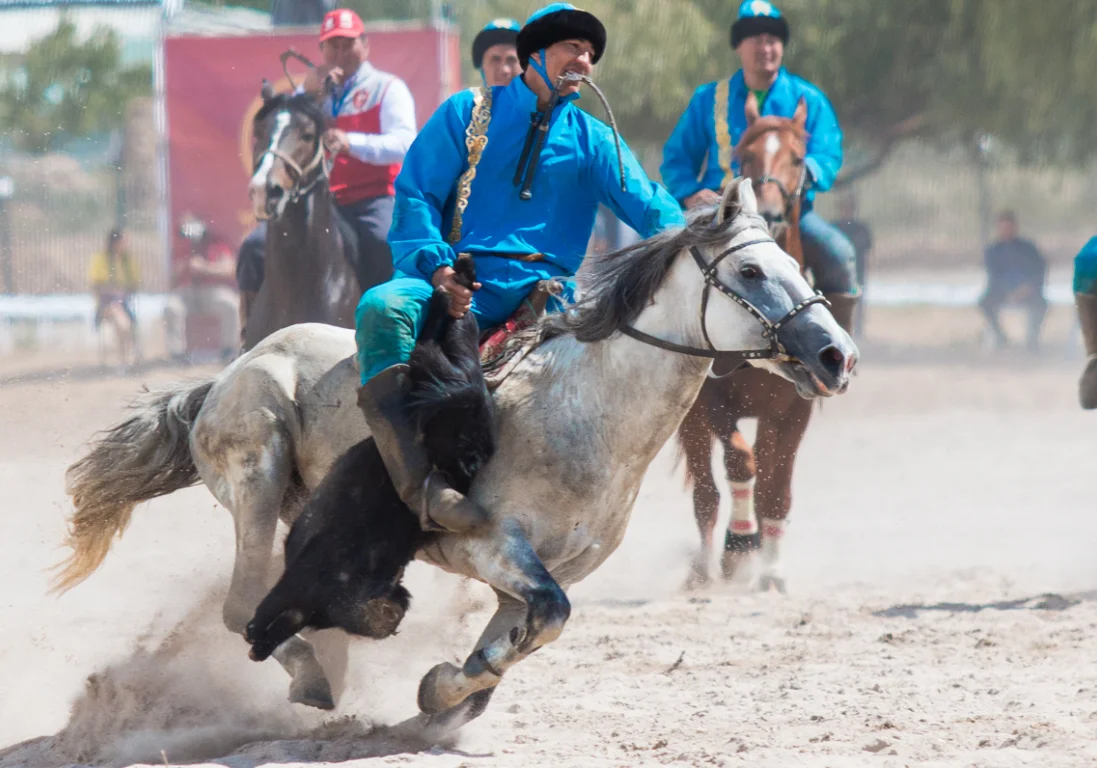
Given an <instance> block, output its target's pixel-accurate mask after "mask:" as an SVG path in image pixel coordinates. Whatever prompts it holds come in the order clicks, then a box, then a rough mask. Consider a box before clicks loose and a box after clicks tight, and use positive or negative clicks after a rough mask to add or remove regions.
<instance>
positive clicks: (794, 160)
mask: <svg viewBox="0 0 1097 768" xmlns="http://www.w3.org/2000/svg"><path fill="white" fill-rule="evenodd" d="M792 164H793V165H795V166H801V165H803V164H804V158H802V157H798V156H796V155H793V156H792Z"/></svg>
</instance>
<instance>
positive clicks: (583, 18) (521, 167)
mask: <svg viewBox="0 0 1097 768" xmlns="http://www.w3.org/2000/svg"><path fill="white" fill-rule="evenodd" d="M605 47H606V31H605V28H604V27H603V26H602V23H601V22H600V21H598V19H597V18H595V17H594V16H593V15H592V14H590V13H587V12H586V11H582V10H579V9H576V8H575V7H573V6H572V5H570V4H568V3H553V4H552V5H549V6H547V7H545V8H543V9H541V10H540V11H538V12H536V13H534V14H533V15H532V16H530V18H529V20H528V21H527V22H526V24H525V26H524V27H522V30H521V32H520V33H519V35H518V38H517V48H518V57H519V60H520V62H521V65H522V68H523V70H524V72H523V74H522V76H521V77H516V78H514V79H513V80H512V81H511V83H510V84H509V85H507V86H505V87H494V88H489V87H486V86H485V87H482V88H475V89H472V90H468V91H464V92H462V93H458V94H456V95H454V96H451V97H450V98H449V99H448V100H446V101H445V102H444V103H443V104H442V105H441V106H440V107H439V108H438V110H437V111H436V112H435V113H434V115H433V116H432V117H431V118H430V120H429V121H428V122H427V124H426V125H425V126H424V127H423V130H422V131H421V132H420V133H419V135H418V137H417V138H416V139H415V142H414V143H413V144H412V146H411V149H410V150H409V151H408V155H407V158H406V159H405V161H404V167H403V170H402V171H401V172H400V175H399V177H398V178H397V179H396V213H395V216H394V217H393V223H392V230H391V231H390V233H389V244H390V245H391V246H392V255H393V262H394V266H395V271H396V274H395V275H394V276H393V279H392V280H390V281H389V282H387V283H383V284H382V285H378V286H375V287H374V288H371V289H370V290H369V291H367V292H366V293H365V295H364V296H363V297H362V300H361V302H360V303H359V305H358V312H357V315H356V318H355V326H356V335H355V339H356V342H357V345H358V366H359V371H360V372H361V377H362V387H361V389H360V390H359V393H358V403H359V406H360V407H361V408H362V412H363V413H364V414H365V417H366V421H367V422H368V424H369V427H370V430H371V431H372V433H373V436H374V439H375V440H376V441H377V447H378V449H379V450H380V452H381V455H382V458H383V459H384V462H385V467H386V468H387V469H388V471H389V475H390V476H391V477H392V480H393V483H394V484H395V486H396V488H397V490H398V492H399V493H400V497H401V498H402V499H403V500H404V502H405V503H406V504H407V505H408V506H409V507H410V508H411V509H412V510H414V511H415V512H416V513H417V514H418V515H419V520H420V523H421V524H422V525H423V527H424V528H425V529H427V530H438V529H445V530H451V531H460V530H468V529H470V528H473V527H475V526H477V525H479V524H481V523H482V522H484V521H485V520H486V514H485V512H484V511H483V510H481V509H480V508H479V507H478V506H477V505H475V504H474V503H473V502H471V501H470V500H469V499H466V498H465V497H464V496H462V495H461V494H459V493H457V491H455V490H453V489H452V488H450V487H449V486H448V485H447V484H446V483H445V481H444V479H442V478H439V477H437V475H432V474H431V473H430V466H429V463H428V462H427V459H426V456H425V455H424V453H423V449H422V447H421V446H420V445H419V444H418V443H417V442H416V430H415V427H414V425H413V424H411V423H409V421H408V419H407V417H406V416H405V415H404V413H403V403H404V400H405V396H406V392H407V384H406V371H407V365H406V362H407V360H408V358H409V357H410V355H411V351H412V349H413V347H414V346H415V340H416V338H417V336H418V333H419V329H420V327H421V324H422V321H423V318H424V315H425V312H426V307H427V304H428V302H429V299H430V296H431V292H432V290H433V289H434V288H435V287H438V288H441V289H442V290H444V291H446V292H447V293H449V294H450V296H451V298H452V304H451V313H453V314H456V315H457V316H461V315H463V314H464V313H465V312H467V311H471V312H472V313H473V314H474V315H475V316H476V320H477V322H478V323H479V325H480V327H481V328H487V327H490V326H494V325H499V324H501V323H503V322H505V321H506V320H507V319H508V318H509V317H510V316H511V315H512V314H513V313H514V312H515V310H516V309H518V307H519V306H520V304H521V303H522V301H523V300H524V299H525V298H526V297H527V295H529V293H530V292H531V291H532V290H533V289H534V287H535V286H536V284H537V283H538V282H539V281H541V280H546V279H552V278H555V279H558V280H561V281H563V283H564V284H565V290H564V294H565V297H566V298H570V297H571V296H572V291H573V290H574V288H573V284H572V280H571V278H572V277H573V276H574V275H575V272H576V270H578V269H579V265H580V264H581V263H582V261H583V255H584V253H585V250H586V245H587V242H588V240H589V239H590V234H591V230H592V228H593V226H594V218H595V214H596V212H597V209H598V204H599V203H603V204H605V205H606V206H608V207H609V208H611V209H612V210H613V211H614V212H615V213H616V214H617V215H618V216H619V217H620V218H622V219H623V220H624V221H625V222H627V223H628V224H629V225H631V226H632V227H633V229H635V230H637V231H638V232H640V233H641V234H642V235H644V236H645V237H647V236H651V235H653V234H656V233H657V232H659V231H661V230H663V229H664V228H668V227H675V226H681V225H683V224H684V217H683V215H682V211H681V208H680V207H679V206H678V204H677V203H675V201H674V199H673V198H671V196H670V195H669V194H667V192H666V190H665V189H663V188H662V187H660V186H659V185H657V184H655V183H653V182H652V181H651V180H650V179H648V177H647V175H646V174H645V173H644V170H643V168H642V167H641V166H640V164H639V163H638V162H637V161H636V159H635V157H634V156H633V155H632V153H631V152H630V151H629V150H628V148H627V147H624V146H622V152H623V157H624V159H623V162H624V172H625V183H624V184H623V185H622V183H621V179H620V176H619V174H618V164H617V154H616V149H615V146H614V141H613V134H612V133H611V131H610V129H609V128H608V127H607V126H606V125H605V124H603V123H602V122H600V121H598V120H597V119H595V118H593V117H592V116H591V115H589V114H587V113H586V112H583V111H582V110H580V109H579V108H578V107H576V106H575V105H574V104H573V103H572V102H573V101H574V100H575V99H577V98H579V83H578V82H574V81H571V82H564V83H563V84H561V85H560V86H559V88H558V89H557V86H556V84H557V82H558V78H560V77H561V76H562V75H563V74H564V73H565V72H574V73H577V74H580V75H589V74H590V73H591V71H592V69H593V67H594V64H596V63H597V62H598V60H599V59H600V58H601V57H602V53H603V52H604V51H605ZM550 105H551V106H552V109H551V111H549V107H550ZM542 119H544V120H548V121H549V129H548V132H547V137H546V138H545V140H544V144H543V146H541V148H540V150H539V151H538V149H537V147H538V144H537V142H533V144H532V147H531V145H530V142H531V140H532V139H533V138H534V137H535V135H536V133H537V131H536V129H537V123H538V122H539V121H541V120H542ZM622 187H623V188H622ZM459 253H470V254H472V256H473V257H474V259H475V264H476V273H477V279H478V280H479V281H480V282H479V283H478V285H477V290H476V291H475V292H473V291H469V290H467V289H465V288H463V287H462V286H460V285H459V284H458V283H457V282H455V280H454V271H453V268H452V265H453V264H454V262H455V261H456V258H457V254H459ZM553 309H559V306H556V307H553Z"/></svg>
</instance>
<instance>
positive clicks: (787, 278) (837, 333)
mask: <svg viewBox="0 0 1097 768" xmlns="http://www.w3.org/2000/svg"><path fill="white" fill-rule="evenodd" d="M583 276H584V278H585V282H586V283H587V284H588V285H589V286H590V287H589V288H588V291H587V294H586V296H585V297H584V299H583V300H582V301H581V302H580V304H579V306H578V307H577V308H576V310H575V311H573V313H572V316H571V318H570V319H569V324H570V325H571V326H572V327H573V329H574V330H575V331H576V335H577V336H578V338H579V339H580V340H584V341H594V340H598V339H604V338H608V337H609V336H611V335H612V334H613V333H614V332H616V331H622V332H624V333H626V334H627V335H631V336H633V337H634V338H638V339H640V340H641V341H646V343H649V344H654V345H655V346H663V347H664V348H668V349H672V350H674V351H678V352H680V353H681V354H684V355H694V356H696V357H698V358H700V359H704V358H705V357H712V358H716V359H721V358H726V359H733V360H741V361H744V362H748V363H750V364H752V365H755V366H758V367H761V368H765V369H767V370H769V371H771V372H773V373H775V374H777V375H778V376H781V377H783V378H785V379H788V380H789V381H791V382H793V383H794V384H795V385H796V387H797V391H798V392H799V393H800V394H801V395H802V396H804V397H815V396H830V395H834V394H838V393H840V392H843V391H845V389H846V388H847V387H848V385H849V377H850V373H851V372H852V370H853V366H854V365H855V363H856V360H857V348H856V346H855V345H854V343H853V340H852V339H851V338H850V337H849V334H847V333H846V332H845V331H844V330H842V328H841V327H840V326H839V325H838V323H837V321H836V320H835V319H834V317H833V316H832V315H831V314H830V312H829V311H827V309H826V306H825V302H824V300H823V299H822V297H821V296H819V295H817V294H815V293H814V292H813V291H812V290H811V288H810V287H809V286H808V284H807V281H805V280H804V278H803V276H802V275H801V274H800V268H799V265H797V263H796V261H795V260H794V259H793V258H792V257H790V256H789V255H788V254H787V253H785V252H784V251H783V250H781V248H780V247H778V245H777V243H776V242H774V241H773V239H772V237H770V235H769V232H768V229H767V227H766V223H765V221H764V220H763V219H762V218H761V217H760V216H759V214H758V203H757V199H756V198H755V196H754V190H753V189H752V187H751V183H750V181H749V180H747V179H742V180H737V181H735V182H732V183H731V184H729V185H728V187H727V189H726V191H725V192H724V195H723V198H722V199H721V200H720V203H719V205H718V206H717V207H716V208H715V209H713V208H708V209H702V210H700V211H697V212H694V213H692V214H691V215H690V219H689V222H688V225H687V226H686V227H685V228H684V229H681V230H675V231H668V232H665V233H663V234H662V235H658V236H656V237H655V238H651V239H649V240H647V241H644V242H643V243H640V244H637V245H636V246H633V247H632V248H630V249H628V250H626V251H623V252H621V253H619V254H613V255H610V256H609V257H608V258H604V259H601V260H596V261H594V262H592V263H591V265H590V266H589V268H588V269H585V270H584V275H583ZM637 332H638V333H637Z"/></svg>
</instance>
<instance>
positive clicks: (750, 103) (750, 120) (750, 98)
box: [743, 91, 762, 125]
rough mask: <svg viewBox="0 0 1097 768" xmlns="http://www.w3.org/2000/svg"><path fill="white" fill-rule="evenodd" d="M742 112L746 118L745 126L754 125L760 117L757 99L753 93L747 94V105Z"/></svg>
mask: <svg viewBox="0 0 1097 768" xmlns="http://www.w3.org/2000/svg"><path fill="white" fill-rule="evenodd" d="M743 111H744V112H745V113H746V116H747V125H754V122H755V121H756V120H757V119H758V118H759V117H761V116H762V112H761V110H759V109H758V97H757V96H755V95H754V91H751V92H749V93H748V94H747V105H746V107H745V108H744V110H743Z"/></svg>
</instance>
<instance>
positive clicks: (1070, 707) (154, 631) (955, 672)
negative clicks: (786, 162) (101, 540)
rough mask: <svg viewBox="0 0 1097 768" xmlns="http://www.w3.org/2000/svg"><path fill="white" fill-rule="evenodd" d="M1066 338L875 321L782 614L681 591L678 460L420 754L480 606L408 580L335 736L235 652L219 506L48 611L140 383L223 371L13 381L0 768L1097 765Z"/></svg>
mask: <svg viewBox="0 0 1097 768" xmlns="http://www.w3.org/2000/svg"><path fill="white" fill-rule="evenodd" d="M1069 324H1070V316H1069V313H1065V312H1059V313H1058V314H1056V315H1055V316H1053V317H1052V319H1051V322H1050V326H1049V327H1050V331H1049V333H1050V336H1051V338H1052V347H1051V348H1049V349H1048V350H1047V351H1046V352H1045V353H1044V354H1043V355H1042V356H1040V357H1036V358H1033V357H1030V356H1027V355H1025V354H1022V353H1020V352H1008V353H992V352H987V351H982V350H979V349H977V347H976V345H975V343H974V340H975V339H976V338H977V328H978V326H977V323H975V321H974V319H973V316H972V314H971V313H970V312H967V313H965V312H959V311H955V310H950V311H945V310H934V311H930V310H902V311H899V310H893V311H883V310H881V311H878V312H876V313H874V315H873V316H871V318H870V334H871V336H870V339H869V340H868V341H867V342H866V343H865V344H864V345H863V347H862V349H863V352H864V362H863V364H862V366H861V369H860V374H859V376H858V377H857V379H856V380H855V382H854V386H853V388H852V389H851V391H850V393H849V394H848V395H846V396H845V397H843V398H840V399H838V400H834V401H830V402H828V403H827V404H826V405H825V407H824V408H823V409H822V411H821V412H820V413H819V414H818V415H817V417H816V422H815V423H814V424H813V427H812V429H811V430H810V431H809V433H808V436H807V439H806V441H805V445H804V447H803V450H802V451H801V457H800V461H799V463H798V466H797V474H796V479H795V493H796V502H795V506H794V511H793V517H792V520H793V522H792V525H791V527H790V530H789V535H788V540H787V557H786V566H787V571H788V574H789V576H790V594H789V595H787V596H779V595H777V594H775V593H771V594H764V595H759V594H753V593H751V592H750V591H749V590H748V589H746V588H745V587H743V586H741V585H726V584H717V585H715V586H713V587H712V588H710V589H707V590H704V591H698V592H686V591H684V590H683V589H682V588H681V587H682V585H683V583H684V581H685V577H686V572H687V568H688V562H689V558H690V556H691V554H692V551H693V547H694V546H695V545H696V533H695V530H694V526H693V522H692V516H691V511H690V507H689V504H688V495H687V493H686V491H685V490H684V489H683V484H682V474H681V472H680V470H679V469H678V468H677V467H676V465H675V460H674V459H675V456H674V451H673V450H671V449H667V450H664V452H663V453H662V454H661V455H660V457H659V458H658V459H657V461H656V462H655V464H654V465H653V466H652V468H651V471H650V472H649V474H648V477H647V479H646V481H645V485H644V488H643V491H642V493H641V496H640V499H639V501H638V503H637V506H636V510H635V513H634V518H633V522H632V525H631V527H630V529H629V533H628V535H627V537H626V539H625V541H624V543H623V544H622V546H621V548H620V549H619V550H618V552H616V553H615V554H614V555H613V556H612V557H611V559H610V560H609V561H608V562H607V563H606V564H605V566H603V568H602V569H601V570H600V571H599V572H597V573H596V574H594V575H593V576H592V577H590V578H589V579H588V580H587V581H586V582H584V583H582V584H580V585H579V586H578V587H576V588H575V589H574V591H573V593H572V597H573V603H574V610H573V613H572V618H571V621H570V623H569V625H568V627H567V629H566V631H565V632H564V635H563V636H562V637H561V638H560V640H559V641H557V642H556V643H555V644H553V645H552V646H550V647H548V648H546V649H544V650H543V651H541V652H540V653H538V654H536V655H534V656H533V657H532V658H530V659H529V660H528V661H526V662H524V663H523V664H521V665H519V666H518V667H516V668H515V669H514V670H512V671H511V672H510V673H509V674H508V676H507V679H506V680H505V681H504V683H503V684H502V685H501V686H500V688H499V691H498V693H497V694H496V696H495V698H494V700H493V701H492V704H491V706H490V708H489V709H488V711H487V713H486V714H485V715H484V716H483V717H481V718H480V719H479V720H477V721H475V722H474V723H472V724H470V725H469V726H467V727H466V728H465V729H464V731H463V732H462V733H461V734H460V736H459V738H458V739H457V740H456V741H455V742H453V743H451V744H447V745H444V746H442V747H435V748H433V749H427V750H426V751H422V750H423V747H422V745H421V744H418V743H416V742H415V740H414V739H408V738H406V737H404V736H403V735H401V734H400V733H398V732H394V731H391V730H388V729H387V728H386V727H385V726H386V725H387V724H392V723H396V722H398V721H400V720H402V719H404V718H406V717H409V716H411V715H412V714H413V713H414V712H415V689H416V684H417V681H418V678H419V677H420V676H421V675H422V674H423V673H424V672H425V671H426V670H427V669H429V668H430V667H431V666H432V665H433V664H435V663H437V662H438V661H442V660H446V659H448V660H451V661H457V660H458V659H460V658H463V657H464V655H465V654H466V653H467V652H468V650H469V649H470V648H471V645H472V642H473V640H474V638H475V636H476V635H477V634H478V632H479V629H480V628H481V627H482V626H483V624H484V623H485V622H486V621H487V618H488V615H489V610H488V608H487V606H486V604H483V605H480V606H479V607H476V605H475V603H476V600H477V599H479V598H483V597H485V594H484V590H483V588H482V587H480V586H479V585H471V586H470V587H466V586H465V585H464V584H463V583H462V582H461V581H460V580H457V579H455V578H452V577H449V576H447V575H444V574H441V573H438V572H435V571H433V570H430V569H428V568H426V567H424V566H421V565H419V564H416V565H414V566H413V568H412V569H411V572H410V573H409V579H408V582H409V587H410V588H411V590H412V592H413V594H414V595H415V598H414V603H413V608H412V611H411V612H410V613H409V615H408V617H407V619H406V621H405V624H404V626H403V628H402V631H401V634H400V635H398V636H397V637H395V638H392V639H390V640H388V641H385V642H383V643H370V642H368V641H356V642H355V643H354V645H353V647H352V657H351V662H350V670H349V673H348V684H347V691H346V693H345V694H344V697H343V700H342V701H341V703H340V706H339V708H338V709H337V710H336V711H335V712H334V713H331V714H322V713H317V712H314V711H311V710H303V709H301V708H297V707H294V706H291V705H290V704H288V703H287V702H286V701H285V694H286V685H287V678H286V676H285V674H284V673H283V672H282V670H281V669H280V668H278V667H277V666H276V665H275V664H274V663H273V662H268V663H265V664H255V663H253V662H250V661H249V660H248V659H247V657H246V645H245V644H244V642H243V640H241V639H240V638H237V637H233V636H230V635H229V634H228V633H227V632H226V631H225V630H224V629H223V627H222V626H221V624H220V601H221V598H222V596H223V593H224V590H225V588H226V585H227V579H228V575H229V572H230V568H231V562H232V560H231V558H232V549H233V545H232V526H231V522H230V518H229V516H228V514H227V513H226V512H225V511H224V510H223V509H220V508H218V506H217V505H216V503H215V502H214V500H213V498H212V497H211V496H210V495H209V494H208V492H206V491H205V489H203V488H195V489H189V490H187V491H184V492H180V493H177V494H175V495H173V496H171V497H169V498H166V499H161V500H157V501H155V502H153V503H151V504H149V505H148V506H147V507H145V508H142V509H141V510H139V512H138V514H137V515H136V516H135V520H134V523H133V525H132V527H131V528H130V530H129V531H128V533H127V534H126V536H125V538H124V539H123V540H121V541H120V542H119V543H118V544H117V545H116V546H115V548H114V550H113V552H112V554H111V556H110V557H109V558H108V560H107V562H106V564H105V565H104V567H103V568H102V569H101V570H100V571H99V572H98V573H96V574H95V576H94V577H93V578H92V579H91V580H89V581H88V582H87V583H85V584H83V585H82V586H80V587H78V588H77V589H76V590H75V591H73V592H71V593H69V594H68V595H66V596H64V597H62V598H60V599H56V598H53V597H47V596H46V595H45V588H46V582H47V575H46V573H45V568H46V567H47V566H48V565H50V564H51V563H53V562H55V561H56V560H57V559H58V558H59V557H60V556H61V555H62V552H61V550H60V549H59V547H58V544H59V542H60V540H61V537H62V533H63V527H64V525H63V518H64V516H65V514H66V513H67V511H68V505H67V499H66V497H65V494H64V490H63V472H64V469H65V467H66V466H67V464H68V463H69V462H71V461H72V460H73V459H74V458H76V457H77V456H78V455H79V453H80V450H81V444H82V443H83V442H84V441H85V440H86V439H87V438H88V437H90V436H91V435H92V433H93V432H94V431H96V430H98V429H101V428H104V427H106V426H108V425H110V424H112V423H114V422H116V421H117V420H118V419H119V418H120V416H121V415H122V406H124V404H125V403H126V402H127V401H128V400H129V399H130V398H131V397H132V396H133V395H134V394H135V393H136V392H137V390H138V389H139V387H140V386H141V385H143V384H150V385H154V384H163V383H166V382H170V381H175V380H179V379H180V378H185V377H187V376H189V375H191V374H196V373H199V372H202V371H203V370H207V369H193V370H190V371H180V370H178V369H167V368H163V369H157V368H151V369H148V370H145V371H144V372H141V373H139V374H137V375H133V376H130V377H120V376H117V375H115V374H108V373H106V372H97V371H96V370H95V369H94V366H93V365H92V363H91V362H88V361H83V362H81V363H80V365H79V366H78V369H77V370H76V371H75V372H74V373H72V374H70V375H50V373H49V371H48V367H49V366H48V365H45V363H46V362H48V355H42V354H41V353H39V356H38V357H37V358H36V359H35V360H36V362H35V364H34V365H30V364H28V362H27V360H25V359H18V358H12V359H9V360H4V361H0V434H2V435H3V440H0V493H2V499H3V500H2V502H0V509H2V510H3V514H2V515H0V542H3V556H2V557H0V584H2V585H3V586H2V588H0V589H2V591H0V626H2V627H3V628H4V633H3V636H2V638H0V766H28V767H29V768H36V767H42V768H45V766H59V765H66V764H73V763H76V764H85V763H99V764H104V763H105V764H111V765H127V764H132V763H146V764H154V765H163V764H164V762H165V761H166V762H169V763H181V762H187V761H203V760H205V761H208V762H213V763H216V764H219V765H224V766H239V767H241V768H242V767H244V766H255V765H263V764H278V765H295V764H300V763H310V764H323V763H327V762H338V761H345V760H352V761H354V762H352V763H351V764H352V765H401V766H403V765H423V766H438V767H440V768H441V767H443V766H444V767H445V768H456V767H457V766H470V767H473V766H475V767H476V768H479V767H480V766H483V767H485V768H487V767H488V766H531V767H533V766H538V767H539V766H546V767H551V768H560V767H561V766H647V765H697V766H707V765H714V766H737V765H750V766H782V767H783V766H820V767H822V766H835V767H838V766H843V767H844V766H862V765H865V766H868V765H871V766H887V767H889V768H891V767H895V768H899V767H901V766H915V765H925V766H987V767H990V766H994V767H995V768H997V767H999V766H1021V765H1040V766H1067V765H1071V766H1074V765H1077V766H1092V765H1094V764H1095V761H1097V739H1095V737H1094V733H1095V731H1097V661H1095V656H1097V655H1095V654H1094V650H1095V641H1094V639H1093V636H1094V630H1095V628H1097V601H1095V600H1094V599H1093V598H1094V595H1092V594H1090V593H1088V592H1087V590H1092V589H1094V588H1097V561H1095V559H1094V557H1093V553H1094V546H1095V542H1097V515H1095V514H1094V512H1095V511H1097V509H1095V507H1097V503H1095V496H1094V484H1093V476H1092V475H1090V474H1089V473H1090V472H1092V471H1093V466H1094V464H1093V457H1094V456H1095V455H1097V429H1095V427H1097V421H1095V420H1094V419H1095V418H1097V416H1094V415H1092V414H1085V413H1082V412H1081V411H1079V410H1078V409H1077V407H1076V404H1075V377H1076V375H1077V372H1078V368H1079V365H1080V361H1079V355H1078V352H1077V350H1076V349H1074V348H1072V347H1070V346H1068V345H1066V336H1067V330H1068V328H1069ZM85 363H86V365H85ZM52 365H53V366H54V367H55V368H56V366H58V365H59V361H58V360H57V359H54V360H53V361H52ZM43 366H45V367H43ZM725 514H726V510H725ZM1049 592H1051V593H1055V595H1057V596H1056V597H1051V598H1047V597H1044V598H1041V597H1039V596H1040V595H1043V594H1044V593H1049ZM1029 598H1034V599H1032V600H1029ZM999 601H1003V602H1001V603H999V604H998V605H991V604H992V603H996V602H999ZM1008 601H1013V602H1008ZM938 603H950V604H953V605H943V606H941V605H937V606H936V607H934V608H930V609H917V608H911V607H909V606H910V605H912V604H913V605H922V606H934V605H935V604H938ZM904 606H908V607H904ZM24 741H27V743H21V742H24ZM5 745H13V746H12V747H10V748H9V749H6V750H4V749H3V746H5Z"/></svg>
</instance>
